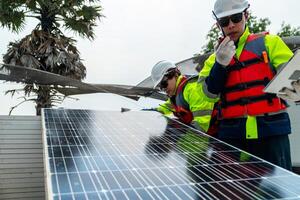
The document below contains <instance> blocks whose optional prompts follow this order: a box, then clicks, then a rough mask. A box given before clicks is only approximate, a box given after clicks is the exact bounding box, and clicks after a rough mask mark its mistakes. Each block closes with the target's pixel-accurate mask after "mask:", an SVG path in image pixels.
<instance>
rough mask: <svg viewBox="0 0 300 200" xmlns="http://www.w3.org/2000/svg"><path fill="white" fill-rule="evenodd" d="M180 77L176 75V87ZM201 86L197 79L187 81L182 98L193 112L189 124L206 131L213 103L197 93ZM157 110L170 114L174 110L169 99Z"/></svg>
mask: <svg viewBox="0 0 300 200" xmlns="http://www.w3.org/2000/svg"><path fill="white" fill-rule="evenodd" d="M182 78H183V76H179V77H178V79H177V81H176V89H178V86H179V83H180V82H181V80H182ZM201 87H202V85H201V84H198V82H197V81H188V82H187V83H186V85H185V86H184V88H183V98H184V101H185V102H186V103H187V104H188V109H189V111H191V112H192V113H193V120H192V123H191V125H193V126H194V127H195V128H197V129H199V130H200V131H203V132H206V131H207V130H208V127H209V122H210V118H211V112H212V110H213V106H214V103H212V102H208V101H206V100H205V96H204V95H203V94H201V93H199V90H200V89H201ZM175 99H176V98H175ZM175 103H176V102H175ZM157 110H158V111H159V112H162V113H163V114H171V113H172V112H175V109H174V105H173V103H172V101H171V99H168V100H167V101H166V102H165V103H164V104H162V105H160V106H159V107H158V108H157Z"/></svg>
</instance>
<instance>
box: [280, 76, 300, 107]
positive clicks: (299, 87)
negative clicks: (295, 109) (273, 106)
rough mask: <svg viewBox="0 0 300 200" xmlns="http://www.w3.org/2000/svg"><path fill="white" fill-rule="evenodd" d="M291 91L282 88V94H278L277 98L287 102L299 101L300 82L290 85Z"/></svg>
mask: <svg viewBox="0 0 300 200" xmlns="http://www.w3.org/2000/svg"><path fill="white" fill-rule="evenodd" d="M292 87H293V90H290V89H288V88H283V89H282V90H281V91H282V92H283V93H284V94H278V97H280V98H282V99H284V100H289V101H294V102H296V101H300V80H298V81H294V82H293V83H292Z"/></svg>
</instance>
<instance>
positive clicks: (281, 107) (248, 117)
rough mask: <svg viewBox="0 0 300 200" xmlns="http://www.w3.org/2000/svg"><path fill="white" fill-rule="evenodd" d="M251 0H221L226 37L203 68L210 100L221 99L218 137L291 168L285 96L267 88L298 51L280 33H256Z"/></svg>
mask: <svg viewBox="0 0 300 200" xmlns="http://www.w3.org/2000/svg"><path fill="white" fill-rule="evenodd" d="M248 8H249V3H248V1H247V0H216V2H215V5H214V10H213V12H214V13H213V14H214V15H215V19H216V22H217V25H218V27H219V28H220V29H221V30H222V32H223V34H224V38H223V40H222V41H221V40H220V41H221V42H220V44H219V45H218V46H217V47H216V49H215V53H214V54H212V55H211V56H210V57H209V58H208V59H207V60H206V61H205V63H204V67H203V69H202V70H201V72H200V73H199V81H202V82H203V90H201V91H200V93H204V94H205V95H206V97H207V100H209V101H212V102H219V103H218V108H217V110H218V120H219V128H218V138H220V139H221V140H223V141H225V142H228V143H230V144H232V145H234V146H237V147H239V148H240V149H243V150H246V151H248V152H250V153H252V154H254V155H256V156H258V157H261V158H263V159H265V160H267V161H269V162H272V163H274V164H276V165H279V166H281V167H283V168H286V169H289V170H291V158H290V144H289V138H288V134H290V133H291V125H290V119H289V115H288V113H287V112H286V108H287V105H286V103H285V101H283V100H282V99H280V98H279V97H277V96H276V95H273V94H268V93H264V92H263V88H264V87H265V86H266V85H267V84H268V82H269V81H270V80H271V79H272V78H273V77H274V75H275V73H276V71H277V70H278V69H279V68H280V66H282V65H284V64H285V63H286V62H288V61H289V59H290V58H291V57H292V56H293V53H292V51H291V50H290V49H289V48H288V47H287V46H286V45H285V43H284V42H283V41H282V40H281V38H280V37H278V36H276V35H271V34H267V33H260V34H251V33H250V32H249V29H248V27H247V25H246V22H247V20H248V16H249V14H248V11H247V9H248Z"/></svg>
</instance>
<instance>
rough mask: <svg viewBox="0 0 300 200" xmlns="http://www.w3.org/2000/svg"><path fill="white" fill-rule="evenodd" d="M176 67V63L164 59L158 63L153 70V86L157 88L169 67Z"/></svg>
mask: <svg viewBox="0 0 300 200" xmlns="http://www.w3.org/2000/svg"><path fill="white" fill-rule="evenodd" d="M172 68H176V65H175V64H174V63H172V62H170V61H167V60H162V61H159V62H158V63H156V64H155V65H154V66H153V68H152V71H151V78H152V81H153V82H154V86H153V88H156V87H157V86H158V84H159V83H160V82H161V80H162V79H163V77H164V75H165V74H166V72H167V71H168V69H172Z"/></svg>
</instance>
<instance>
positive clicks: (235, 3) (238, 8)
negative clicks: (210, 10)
mask: <svg viewBox="0 0 300 200" xmlns="http://www.w3.org/2000/svg"><path fill="white" fill-rule="evenodd" d="M249 6H250V4H249V3H248V1H247V0H217V1H216V2H215V6H214V12H215V14H216V15H217V17H218V18H222V17H226V16H230V15H233V14H237V13H241V12H243V11H244V10H246V9H247V8H249Z"/></svg>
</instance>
